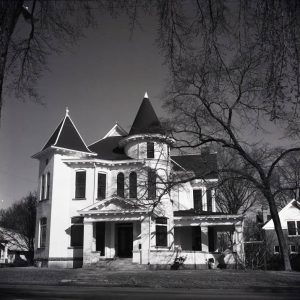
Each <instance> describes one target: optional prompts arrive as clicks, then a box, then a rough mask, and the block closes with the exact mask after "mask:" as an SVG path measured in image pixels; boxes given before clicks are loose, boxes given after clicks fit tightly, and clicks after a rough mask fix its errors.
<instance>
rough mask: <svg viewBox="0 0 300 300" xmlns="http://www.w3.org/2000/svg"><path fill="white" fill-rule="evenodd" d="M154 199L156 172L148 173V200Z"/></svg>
mask: <svg viewBox="0 0 300 300" xmlns="http://www.w3.org/2000/svg"><path fill="white" fill-rule="evenodd" d="M155 198H156V171H155V170H153V169H151V170H149V171H148V199H155Z"/></svg>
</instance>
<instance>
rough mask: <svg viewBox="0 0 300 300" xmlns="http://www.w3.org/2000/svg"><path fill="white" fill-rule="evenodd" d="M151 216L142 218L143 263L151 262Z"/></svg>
mask: <svg viewBox="0 0 300 300" xmlns="http://www.w3.org/2000/svg"><path fill="white" fill-rule="evenodd" d="M150 227H151V217H149V216H146V217H144V218H143V219H142V220H141V240H140V243H141V253H142V259H141V261H142V264H148V263H150V248H151V240H150V239H151V235H150V232H151V229H150Z"/></svg>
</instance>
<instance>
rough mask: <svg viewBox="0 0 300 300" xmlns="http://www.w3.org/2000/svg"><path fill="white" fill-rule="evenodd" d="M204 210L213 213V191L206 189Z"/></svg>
mask: <svg viewBox="0 0 300 300" xmlns="http://www.w3.org/2000/svg"><path fill="white" fill-rule="evenodd" d="M206 210H207V212H213V189H212V188H207V189H206Z"/></svg>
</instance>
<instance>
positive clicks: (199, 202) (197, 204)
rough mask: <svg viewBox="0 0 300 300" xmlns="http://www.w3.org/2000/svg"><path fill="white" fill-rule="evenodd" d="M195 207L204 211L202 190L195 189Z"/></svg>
mask: <svg viewBox="0 0 300 300" xmlns="http://www.w3.org/2000/svg"><path fill="white" fill-rule="evenodd" d="M193 200H194V209H196V210H200V211H202V190H193Z"/></svg>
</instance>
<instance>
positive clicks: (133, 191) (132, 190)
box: [129, 172, 137, 198]
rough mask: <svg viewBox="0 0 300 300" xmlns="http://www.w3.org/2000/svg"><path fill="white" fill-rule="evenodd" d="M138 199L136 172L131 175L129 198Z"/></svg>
mask: <svg viewBox="0 0 300 300" xmlns="http://www.w3.org/2000/svg"><path fill="white" fill-rule="evenodd" d="M136 197H137V176H136V173H135V172H131V173H130V175H129V198H136Z"/></svg>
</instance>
